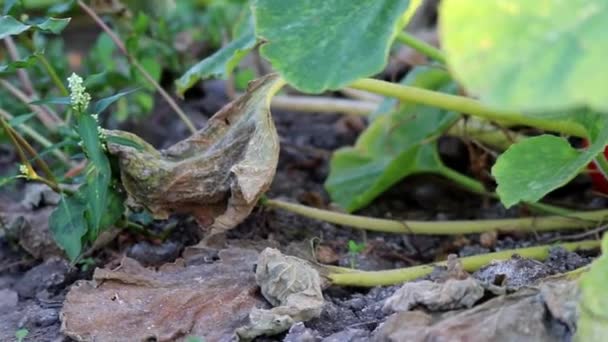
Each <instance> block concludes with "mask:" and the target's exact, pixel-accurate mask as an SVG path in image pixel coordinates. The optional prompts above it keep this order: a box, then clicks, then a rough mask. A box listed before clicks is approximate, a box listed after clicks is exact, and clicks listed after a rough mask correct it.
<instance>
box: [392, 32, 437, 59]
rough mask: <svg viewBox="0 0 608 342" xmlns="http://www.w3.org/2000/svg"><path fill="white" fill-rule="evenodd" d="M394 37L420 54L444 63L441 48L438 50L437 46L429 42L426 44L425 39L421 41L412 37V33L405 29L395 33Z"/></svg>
mask: <svg viewBox="0 0 608 342" xmlns="http://www.w3.org/2000/svg"><path fill="white" fill-rule="evenodd" d="M395 39H396V40H397V41H398V42H400V43H402V44H405V45H407V46H409V47H411V48H412V49H414V50H416V51H418V52H420V53H421V54H423V55H425V56H427V57H429V58H432V59H434V60H436V61H437V62H440V63H442V64H445V63H446V60H445V56H444V55H443V52H441V50H439V49H438V48H436V47H434V46H433V45H431V44H428V43H427V42H425V41H422V40H420V39H418V38H416V37H414V36H413V35H411V34H409V33H408V32H405V31H401V32H399V33H398V34H397V37H395Z"/></svg>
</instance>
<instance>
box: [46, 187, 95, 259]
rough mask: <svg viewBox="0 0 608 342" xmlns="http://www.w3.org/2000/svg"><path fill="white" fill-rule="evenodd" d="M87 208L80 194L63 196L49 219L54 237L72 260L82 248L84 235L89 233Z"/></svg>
mask: <svg viewBox="0 0 608 342" xmlns="http://www.w3.org/2000/svg"><path fill="white" fill-rule="evenodd" d="M85 210H86V204H85V202H84V201H83V200H82V198H81V197H80V196H69V197H66V196H62V197H61V200H60V201H59V204H58V205H57V208H56V209H55V210H54V211H53V213H52V214H51V217H50V219H49V229H50V231H51V233H52V234H53V238H54V239H55V241H56V242H57V244H58V245H59V246H61V248H62V249H63V250H64V251H65V253H66V254H67V255H68V257H69V258H70V260H75V259H76V258H77V257H78V255H80V252H81V250H82V237H83V236H84V235H85V234H86V233H87V222H86V220H85V218H84V212H85Z"/></svg>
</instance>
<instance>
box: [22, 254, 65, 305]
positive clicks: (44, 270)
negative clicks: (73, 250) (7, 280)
mask: <svg viewBox="0 0 608 342" xmlns="http://www.w3.org/2000/svg"><path fill="white" fill-rule="evenodd" d="M69 268H70V266H69V264H68V262H67V261H65V260H63V259H57V258H54V259H48V260H46V261H45V262H43V263H42V264H40V265H38V266H36V267H33V268H31V269H30V270H29V271H27V272H26V273H25V274H24V275H23V277H22V278H21V279H19V280H18V281H17V283H16V284H15V290H16V291H17V293H19V296H20V297H22V298H34V297H35V295H36V293H38V292H41V291H43V290H47V291H49V292H53V290H55V288H57V287H59V286H61V285H63V284H64V283H65V282H66V279H67V276H68V271H69Z"/></svg>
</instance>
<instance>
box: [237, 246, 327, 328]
mask: <svg viewBox="0 0 608 342" xmlns="http://www.w3.org/2000/svg"><path fill="white" fill-rule="evenodd" d="M255 280H256V282H257V283H258V285H260V287H261V290H262V294H263V295H264V298H266V300H268V301H269V302H270V303H271V304H272V305H273V306H275V307H274V308H272V309H270V310H265V309H259V308H254V309H253V310H251V313H250V314H249V324H248V325H246V326H244V327H242V328H239V329H238V330H237V334H238V336H239V337H240V338H241V339H243V340H250V339H253V338H255V337H257V336H261V335H274V334H278V333H280V332H283V331H285V330H287V329H289V328H290V327H291V326H292V325H293V324H294V323H296V322H302V321H307V320H309V319H311V318H315V317H319V315H321V310H322V307H323V302H324V300H323V293H322V292H321V277H320V276H319V273H318V272H317V271H316V270H315V269H314V268H313V267H312V266H311V265H310V264H309V263H308V262H306V261H304V260H302V259H299V258H296V257H293V256H287V255H283V254H281V252H279V251H278V250H276V249H273V248H266V249H265V250H264V251H262V253H260V256H259V258H258V263H257V268H256V273H255Z"/></svg>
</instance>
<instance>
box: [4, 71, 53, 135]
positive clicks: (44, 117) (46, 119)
mask: <svg viewBox="0 0 608 342" xmlns="http://www.w3.org/2000/svg"><path fill="white" fill-rule="evenodd" d="M0 85H1V86H2V87H4V88H5V89H6V90H8V92H9V93H11V94H12V95H13V96H15V97H16V98H17V99H18V100H19V101H21V102H23V104H25V105H26V106H27V107H28V108H29V109H30V110H31V111H32V112H34V113H35V114H36V117H37V118H38V119H39V120H40V122H42V124H43V125H44V127H46V128H48V129H50V130H55V128H56V127H57V125H58V124H61V123H62V121H61V119H60V118H59V116H57V114H56V113H55V112H54V111H52V110H51V109H50V108H47V107H46V106H36V105H33V104H31V102H32V101H34V99H33V98H31V97H29V96H27V95H26V94H25V93H24V92H22V91H21V90H20V89H18V88H17V87H15V86H14V85H12V84H10V83H9V82H8V81H6V80H2V79H0Z"/></svg>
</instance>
